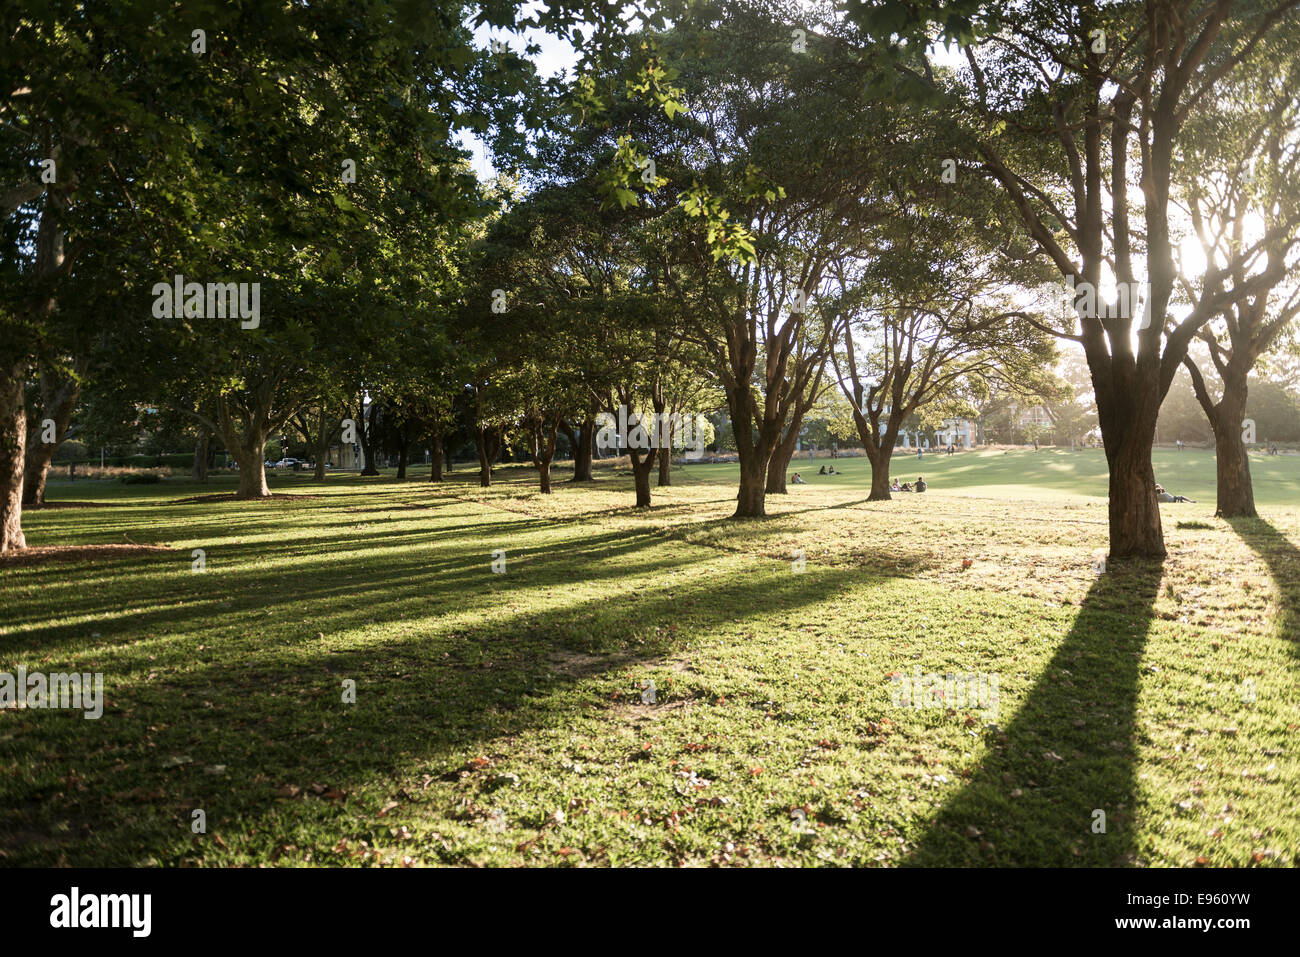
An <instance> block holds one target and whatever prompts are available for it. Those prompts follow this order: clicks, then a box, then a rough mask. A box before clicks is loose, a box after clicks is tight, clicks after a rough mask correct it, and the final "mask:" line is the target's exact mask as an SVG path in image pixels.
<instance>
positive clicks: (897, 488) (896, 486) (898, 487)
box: [889, 479, 903, 492]
mask: <svg viewBox="0 0 1300 957" xmlns="http://www.w3.org/2000/svg"><path fill="white" fill-rule="evenodd" d="M889 490H890V491H891V492H901V491H902V490H903V486H901V485H899V484H898V479H894V484H893V485H891V486H889Z"/></svg>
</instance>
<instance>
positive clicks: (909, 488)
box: [899, 482, 912, 492]
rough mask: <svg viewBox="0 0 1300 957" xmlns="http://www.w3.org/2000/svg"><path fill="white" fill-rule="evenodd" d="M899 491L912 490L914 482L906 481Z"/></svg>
mask: <svg viewBox="0 0 1300 957" xmlns="http://www.w3.org/2000/svg"><path fill="white" fill-rule="evenodd" d="M899 491H900V492H910V491H912V483H911V482H904V483H903V487H902V488H900V489H899Z"/></svg>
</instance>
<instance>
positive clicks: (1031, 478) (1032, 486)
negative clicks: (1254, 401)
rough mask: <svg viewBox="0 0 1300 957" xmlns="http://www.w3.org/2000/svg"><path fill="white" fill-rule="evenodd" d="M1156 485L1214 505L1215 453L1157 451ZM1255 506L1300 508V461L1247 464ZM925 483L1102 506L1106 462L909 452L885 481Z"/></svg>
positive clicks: (716, 472) (721, 477) (844, 461)
mask: <svg viewBox="0 0 1300 957" xmlns="http://www.w3.org/2000/svg"><path fill="white" fill-rule="evenodd" d="M1152 458H1153V460H1154V462H1155V471H1156V481H1158V482H1160V483H1161V484H1162V485H1164V486H1165V487H1166V488H1167V489H1169V490H1170V491H1172V492H1174V493H1175V494H1177V495H1186V496H1187V497H1188V498H1190V499H1195V500H1196V501H1197V502H1198V503H1203V502H1209V503H1211V504H1213V502H1214V490H1215V475H1214V453H1213V452H1212V451H1207V450H1205V449H1186V450H1184V451H1182V452H1178V451H1174V450H1170V449H1157V450H1156V451H1155V453H1154V454H1153V456H1152ZM823 465H834V466H835V470H836V472H839V471H840V470H843V472H844V474H843V475H842V476H841V475H818V474H817V470H818V469H819V468H821V467H822V466H823ZM689 468H690V472H691V474H692V476H694V477H696V478H698V479H700V480H702V481H715V482H720V483H722V484H732V485H734V484H735V482H736V480H737V476H738V475H739V471H738V467H737V466H736V465H734V464H732V465H726V464H718V465H708V464H700V465H692V466H690V467H689ZM790 471H791V472H799V473H800V474H802V475H803V477H804V479H805V480H807V481H808V482H809V483H811V484H813V485H817V486H819V487H820V486H826V487H829V488H861V489H865V490H870V488H871V463H870V462H868V461H867V460H866V459H865V458H862V457H857V458H839V459H835V460H833V461H832V460H830V459H826V458H818V459H817V460H816V462H815V464H813V465H812V466H811V467H809V462H808V456H807V454H806V453H805V454H804V455H803V456H802V457H800V456H796V457H795V460H794V461H792V462H791V463H790ZM1250 471H1251V477H1252V479H1253V482H1254V487H1255V502H1256V504H1257V505H1258V506H1259V507H1262V508H1263V507H1283V508H1294V507H1295V506H1296V505H1297V503H1300V455H1293V454H1286V455H1275V456H1266V455H1262V454H1256V455H1252V456H1251V457H1250ZM918 475H923V476H925V480H926V481H927V482H928V483H930V487H931V489H941V490H946V491H951V492H956V493H961V494H969V495H974V496H979V497H987V498H1017V499H1025V498H1027V499H1033V500H1036V501H1049V500H1054V501H1071V502H1078V501H1084V500H1088V499H1105V497H1106V456H1105V453H1103V452H1102V451H1101V450H1100V449H1080V450H1078V451H1075V452H1072V451H1070V450H1069V449H1057V448H1046V447H1045V448H1043V449H1041V450H1039V451H1037V452H1035V451H1034V450H1033V449H1032V448H1025V449H1011V450H1009V451H1002V450H1000V449H999V450H990V451H984V450H978V451H969V452H959V453H957V454H954V455H940V454H935V455H929V454H927V455H925V456H924V458H923V460H920V461H918V460H917V457H916V450H915V449H913V450H912V451H911V453H910V454H906V453H904V452H901V451H900V452H898V453H897V454H895V455H894V459H893V470H892V472H891V476H892V477H893V478H897V479H898V480H899V481H900V482H915V481H916V478H917V476H918Z"/></svg>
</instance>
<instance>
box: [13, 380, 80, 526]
mask: <svg viewBox="0 0 1300 957" xmlns="http://www.w3.org/2000/svg"><path fill="white" fill-rule="evenodd" d="M78 365H79V367H80V368H81V369H83V370H84V368H85V363H84V362H81V363H78ZM80 394H81V387H80V386H78V385H77V383H76V380H75V379H69V378H66V377H64V376H60V375H56V374H54V373H52V372H48V371H45V370H42V372H41V410H42V412H43V413H44V416H45V417H46V418H50V419H53V420H54V441H53V442H46V441H44V438H45V437H44V435H43V434H42V433H43V432H44V429H43V428H42V427H41V426H42V425H43V423H42V422H41V420H40V419H37V420H36V424H37V426H38V427H37V428H35V429H31V430H29V432H28V438H29V439H31V440H34V441H31V442H29V443H28V447H27V453H26V458H25V461H24V463H23V504H24V505H37V504H40V503H43V502H44V501H45V479H46V476H47V475H48V474H49V471H50V462H51V461H52V460H53V459H54V453H55V451H56V450H57V449H58V447H59V446H60V445H62V444H63V439H64V437H65V436H66V435H67V432H68V424H69V423H70V422H71V421H72V412H73V410H74V409H75V408H76V407H77V397H78V396H79V395H80Z"/></svg>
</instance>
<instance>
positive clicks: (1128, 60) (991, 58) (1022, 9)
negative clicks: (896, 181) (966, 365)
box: [856, 0, 1297, 558]
mask: <svg viewBox="0 0 1300 957" xmlns="http://www.w3.org/2000/svg"><path fill="white" fill-rule="evenodd" d="M1296 7H1297V2H1296V0H1280V2H1276V3H1264V4H1259V3H1253V2H1237V3H1234V2H1232V0H1220V2H1216V3H1213V4H1207V5H1204V6H1202V7H1201V8H1200V9H1198V10H1197V12H1196V15H1195V16H1194V17H1188V16H1186V15H1185V14H1186V13H1187V11H1186V9H1185V5H1184V4H1182V3H1179V2H1177V0H1152V2H1149V3H1146V4H1145V5H1143V6H1141V7H1139V6H1137V5H1131V4H1119V5H1109V4H1105V5H1104V4H1100V3H1080V4H1076V5H1072V6H1070V7H1066V8H1063V7H1061V6H1060V5H1059V4H1055V3H1050V2H1047V0H1032V2H1029V3H1025V4H1020V5H1015V6H1011V7H1007V6H1005V5H1002V4H992V3H981V2H972V0H957V2H954V3H948V4H943V5H939V6H938V7H931V8H924V7H919V6H918V7H910V6H909V7H903V6H902V5H894V4H888V5H872V6H864V7H862V8H861V9H859V10H858V12H857V14H856V18H857V20H858V21H859V22H860V23H861V24H862V25H863V26H864V28H865V30H866V32H867V34H868V35H870V36H873V37H876V38H878V39H879V40H880V41H881V44H882V45H884V46H886V47H887V48H888V49H889V50H890V51H892V53H891V54H890V55H892V56H893V58H894V61H895V63H896V66H897V71H898V74H899V75H900V76H901V82H900V89H901V90H903V91H905V92H906V93H909V94H919V95H923V96H925V97H927V98H930V99H932V100H933V101H935V102H936V103H938V104H940V105H943V106H944V107H946V108H947V109H948V111H949V112H948V116H949V118H950V121H951V122H952V123H953V124H954V125H956V126H957V127H958V128H960V129H962V130H963V131H964V132H965V133H966V134H967V136H968V138H969V144H970V151H969V154H968V155H967V156H966V157H963V158H965V159H967V161H968V163H969V167H968V170H963V172H969V173H970V174H975V175H981V176H987V177H989V178H990V179H991V180H992V181H994V182H996V183H998V184H999V185H1000V186H1001V187H1002V188H1003V189H1005V190H1006V193H1007V195H1008V196H1009V197H1010V198H1011V200H1012V201H1013V202H1014V204H1015V206H1016V209H1017V211H1018V213H1019V217H1020V219H1021V221H1022V223H1023V224H1024V227H1025V228H1026V229H1027V230H1028V232H1029V234H1030V236H1031V237H1032V238H1033V240H1034V242H1035V243H1036V244H1037V246H1038V248H1039V250H1040V251H1041V253H1042V255H1043V256H1044V258H1045V259H1046V260H1047V261H1049V262H1050V263H1051V264H1052V265H1054V266H1055V268H1056V269H1057V270H1058V272H1059V273H1060V276H1061V279H1062V280H1063V281H1065V282H1066V283H1067V290H1068V291H1069V292H1068V295H1069V296H1070V298H1071V300H1072V301H1073V305H1074V307H1075V308H1074V310H1073V312H1074V316H1073V317H1069V318H1067V320H1066V322H1065V323H1063V324H1061V325H1057V326H1054V327H1053V332H1054V333H1055V334H1057V335H1061V336H1063V337H1065V338H1069V339H1073V340H1074V341H1076V342H1079V343H1081V344H1082V346H1083V348H1084V351H1085V354H1086V355H1087V358H1088V365H1089V368H1090V369H1091V371H1092V378H1093V386H1094V391H1095V394H1096V400H1097V409H1098V419H1099V425H1100V428H1101V433H1102V441H1103V444H1104V446H1105V450H1106V459H1107V465H1108V469H1109V475H1110V483H1109V512H1110V515H1109V518H1110V522H1109V525H1110V554H1111V556H1112V557H1116V558H1119V557H1124V556H1147V557H1157V558H1158V557H1163V556H1164V555H1165V545H1164V536H1163V532H1162V528H1161V523H1160V509H1159V504H1158V502H1157V501H1156V496H1155V476H1154V472H1153V470H1152V466H1151V447H1152V444H1153V441H1154V433H1155V424H1156V416H1157V413H1158V411H1159V408H1160V403H1161V400H1162V399H1163V398H1164V396H1165V394H1166V393H1167V391H1168V389H1169V385H1170V383H1171V382H1172V381H1173V377H1174V374H1175V373H1176V372H1177V370H1178V368H1179V366H1180V365H1181V364H1182V361H1183V357H1184V356H1185V355H1186V352H1187V348H1188V345H1189V343H1190V342H1191V340H1192V339H1193V337H1194V336H1195V335H1196V333H1197V331H1198V330H1199V329H1200V328H1201V327H1202V326H1203V325H1204V324H1205V323H1206V322H1207V321H1208V320H1209V319H1210V318H1211V317H1213V316H1215V315H1219V314H1220V313H1221V312H1222V311H1223V310H1224V309H1225V308H1227V307H1229V306H1232V305H1235V304H1238V303H1240V302H1242V301H1243V300H1245V299H1246V298H1247V297H1249V296H1251V295H1253V294H1254V293H1256V292H1258V291H1259V290H1260V289H1261V288H1264V287H1266V286H1267V285H1269V284H1271V283H1272V282H1274V281H1275V279H1276V274H1275V273H1273V272H1272V269H1271V268H1270V269H1266V270H1265V271H1264V272H1263V273H1255V274H1252V273H1251V271H1250V268H1249V267H1250V264H1251V263H1253V262H1255V261H1256V260H1257V259H1258V258H1260V257H1261V256H1264V257H1267V252H1268V250H1269V249H1277V248H1285V247H1286V246H1287V245H1289V243H1290V239H1289V234H1290V233H1291V232H1294V226H1295V223H1294V222H1293V221H1291V220H1289V219H1288V220H1287V221H1286V222H1285V223H1283V222H1279V223H1277V224H1276V227H1275V228H1270V229H1269V230H1268V231H1267V233H1266V234H1265V236H1264V237H1263V238H1262V240H1261V241H1260V243H1258V244H1254V245H1252V246H1251V247H1250V248H1249V249H1241V250H1239V251H1238V252H1237V253H1234V254H1233V255H1231V256H1229V257H1228V259H1227V260H1226V261H1222V262H1215V263H1212V264H1211V265H1210V267H1209V268H1208V269H1207V271H1206V274H1205V277H1204V280H1203V282H1202V285H1201V289H1200V293H1199V295H1198V296H1197V298H1196V301H1195V302H1194V303H1193V304H1192V305H1191V307H1190V308H1189V309H1187V310H1186V311H1185V312H1183V313H1182V314H1181V315H1180V316H1176V317H1175V316H1172V315H1171V314H1170V312H1171V310H1170V305H1171V301H1172V300H1173V298H1174V292H1175V285H1176V282H1177V271H1176V269H1175V266H1174V260H1173V249H1174V246H1175V241H1176V237H1177V226H1176V223H1175V221H1174V218H1173V216H1172V215H1171V212H1172V211H1171V204H1172V203H1173V202H1174V200H1175V199H1176V198H1177V196H1178V194H1179V191H1180V186H1181V187H1185V186H1186V185H1187V184H1186V183H1181V184H1180V183H1178V182H1177V181H1176V180H1175V175H1176V173H1177V169H1176V164H1175V156H1176V154H1177V152H1178V151H1179V149H1180V148H1181V147H1182V146H1183V145H1184V143H1185V140H1186V137H1187V136H1188V135H1189V134H1190V132H1191V130H1192V127H1191V126H1189V118H1190V117H1192V116H1193V115H1194V114H1195V113H1196V112H1197V111H1198V110H1201V109H1204V108H1205V104H1206V102H1207V99H1208V98H1209V96H1210V94H1211V92H1212V91H1214V90H1215V89H1217V88H1218V85H1219V84H1220V83H1222V82H1223V81H1225V80H1229V81H1230V80H1231V79H1232V78H1233V77H1234V76H1235V75H1236V74H1237V72H1238V71H1239V70H1241V69H1243V66H1242V64H1243V63H1245V62H1247V61H1248V59H1249V58H1250V56H1251V55H1252V52H1253V51H1254V49H1255V48H1256V47H1257V46H1258V45H1259V44H1260V42H1261V40H1262V38H1263V37H1265V36H1266V35H1267V34H1268V32H1269V30H1270V29H1271V28H1273V27H1275V26H1276V25H1277V24H1279V23H1282V22H1283V21H1288V20H1290V19H1291V18H1292V17H1293V16H1294V11H1295V9H1296ZM934 23H940V24H943V30H944V31H945V32H946V35H947V38H948V39H951V40H954V41H957V42H959V43H960V44H962V49H963V52H964V54H965V57H966V67H965V69H964V70H963V71H961V73H960V74H959V75H945V74H944V73H943V72H942V71H940V72H936V71H934V70H933V69H932V68H931V65H930V64H929V63H928V62H921V60H920V59H919V57H918V54H917V52H916V51H919V50H924V49H925V47H926V45H927V43H928V41H929V39H930V38H931V36H932V35H933V32H932V30H931V29H930V28H931V24H934ZM900 37H903V38H905V39H907V40H908V41H909V42H908V43H907V45H906V47H900V46H899V45H898V42H897V41H898V40H899V38H900ZM1143 265H1145V274H1146V282H1145V284H1143V283H1140V282H1139V279H1138V276H1139V273H1140V270H1141V268H1142V266H1143ZM1243 276H1244V277H1245V278H1244V280H1242V278H1241V277H1243ZM1111 277H1113V280H1114V283H1115V286H1116V289H1117V294H1116V297H1115V299H1114V300H1113V301H1108V302H1102V303H1101V304H1100V305H1098V304H1097V298H1098V295H1099V294H1100V292H1101V290H1102V287H1103V284H1104V283H1105V281H1106V280H1107V279H1109V278H1111ZM1143 286H1145V296H1144V300H1145V302H1144V306H1143V310H1142V315H1141V316H1139V312H1138V310H1137V309H1135V308H1132V305H1133V300H1132V297H1131V295H1129V293H1130V292H1131V291H1133V290H1137V289H1139V288H1142V287H1143Z"/></svg>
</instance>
